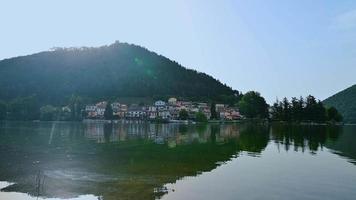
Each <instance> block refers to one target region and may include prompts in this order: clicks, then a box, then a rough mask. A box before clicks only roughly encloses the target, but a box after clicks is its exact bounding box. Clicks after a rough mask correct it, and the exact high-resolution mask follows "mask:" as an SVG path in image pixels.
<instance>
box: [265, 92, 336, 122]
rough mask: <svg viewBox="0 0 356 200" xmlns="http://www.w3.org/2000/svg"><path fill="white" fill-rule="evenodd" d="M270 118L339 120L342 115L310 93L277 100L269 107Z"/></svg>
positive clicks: (291, 120) (302, 120)
mask: <svg viewBox="0 0 356 200" xmlns="http://www.w3.org/2000/svg"><path fill="white" fill-rule="evenodd" d="M270 113H271V119H272V120H274V121H287V122H319V123H323V122H327V121H332V122H341V121H342V116H341V114H340V113H339V112H338V111H337V109H336V108H334V107H325V106H324V105H323V103H322V102H321V101H320V100H316V98H315V97H314V96H312V95H309V96H307V97H306V98H303V97H300V98H299V99H297V98H296V97H293V98H292V99H291V100H290V101H289V100H288V99H287V98H286V97H285V98H283V100H282V101H279V100H277V101H276V102H275V103H274V104H273V105H272V107H271V112H270Z"/></svg>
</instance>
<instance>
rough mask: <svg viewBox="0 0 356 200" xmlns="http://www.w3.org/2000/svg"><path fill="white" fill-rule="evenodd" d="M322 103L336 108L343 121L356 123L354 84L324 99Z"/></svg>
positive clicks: (355, 89) (355, 87)
mask: <svg viewBox="0 0 356 200" xmlns="http://www.w3.org/2000/svg"><path fill="white" fill-rule="evenodd" d="M323 103H324V104H325V105H327V106H334V107H335V108H336V109H338V110H339V112H340V113H341V114H342V115H343V117H344V121H345V122H349V123H350V122H351V123H356V85H353V86H351V87H349V88H347V89H345V90H343V91H341V92H339V93H337V94H335V95H333V96H331V97H329V98H327V99H325V100H324V101H323Z"/></svg>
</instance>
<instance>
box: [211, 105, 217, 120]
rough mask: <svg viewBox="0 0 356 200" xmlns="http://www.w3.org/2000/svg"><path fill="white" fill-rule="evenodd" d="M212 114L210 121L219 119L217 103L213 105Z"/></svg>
mask: <svg viewBox="0 0 356 200" xmlns="http://www.w3.org/2000/svg"><path fill="white" fill-rule="evenodd" d="M210 113H211V116H210V119H219V116H218V114H217V112H216V105H215V102H213V103H211V106H210Z"/></svg>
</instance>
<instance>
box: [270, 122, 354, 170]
mask: <svg viewBox="0 0 356 200" xmlns="http://www.w3.org/2000/svg"><path fill="white" fill-rule="evenodd" d="M271 137H272V139H273V140H274V141H275V143H276V144H277V145H278V147H279V148H284V150H286V151H288V150H290V149H291V148H293V149H292V150H294V151H299V150H301V151H303V152H304V151H306V150H308V151H310V152H311V153H316V152H317V151H318V150H320V149H323V147H326V148H328V149H330V150H331V151H332V153H335V154H338V155H340V156H343V157H346V158H348V159H349V161H350V162H351V163H354V164H356V146H355V145H354V144H355V141H356V126H342V127H341V126H298V125H294V126H291V125H283V124H274V125H273V126H272V127H271Z"/></svg>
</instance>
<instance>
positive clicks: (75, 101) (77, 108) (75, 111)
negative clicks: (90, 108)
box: [69, 95, 84, 121]
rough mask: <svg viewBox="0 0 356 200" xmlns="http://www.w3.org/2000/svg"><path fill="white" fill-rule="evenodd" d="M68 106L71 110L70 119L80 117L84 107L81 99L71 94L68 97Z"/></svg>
mask: <svg viewBox="0 0 356 200" xmlns="http://www.w3.org/2000/svg"><path fill="white" fill-rule="evenodd" d="M69 107H70V109H71V111H72V117H71V118H72V120H75V121H79V120H81V119H82V109H83V108H84V105H83V99H82V98H81V97H80V96H78V95H72V96H71V97H70V99H69Z"/></svg>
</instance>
